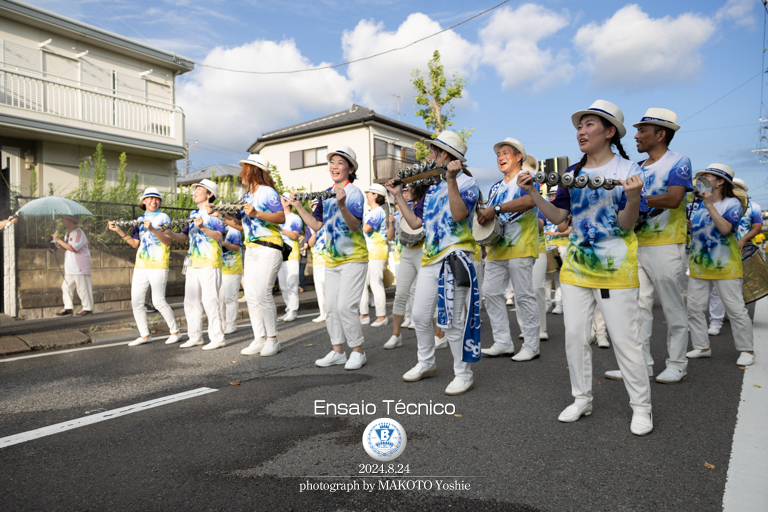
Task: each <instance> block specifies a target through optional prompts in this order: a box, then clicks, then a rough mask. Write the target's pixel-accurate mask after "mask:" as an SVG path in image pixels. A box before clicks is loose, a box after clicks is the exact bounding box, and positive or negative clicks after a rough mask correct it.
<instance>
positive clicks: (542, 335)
mask: <svg viewBox="0 0 768 512" xmlns="http://www.w3.org/2000/svg"><path fill="white" fill-rule="evenodd" d="M539 339H540V340H541V341H549V334H547V333H546V332H540V333H539Z"/></svg>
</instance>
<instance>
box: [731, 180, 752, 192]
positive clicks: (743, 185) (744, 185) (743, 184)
mask: <svg viewBox="0 0 768 512" xmlns="http://www.w3.org/2000/svg"><path fill="white" fill-rule="evenodd" d="M733 184H734V185H736V186H738V187H741V188H743V189H744V191H745V192H747V191H748V190H749V187H747V183H746V182H745V181H744V180H743V179H741V178H733Z"/></svg>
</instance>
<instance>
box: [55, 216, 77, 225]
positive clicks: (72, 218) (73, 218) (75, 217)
mask: <svg viewBox="0 0 768 512" xmlns="http://www.w3.org/2000/svg"><path fill="white" fill-rule="evenodd" d="M59 217H61V218H62V220H64V219H66V220H69V221H72V222H74V223H75V224H80V219H79V218H78V216H77V215H59Z"/></svg>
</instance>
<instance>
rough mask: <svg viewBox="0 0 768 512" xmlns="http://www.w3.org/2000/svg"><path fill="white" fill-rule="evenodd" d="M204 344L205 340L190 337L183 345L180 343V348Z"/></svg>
mask: <svg viewBox="0 0 768 512" xmlns="http://www.w3.org/2000/svg"><path fill="white" fill-rule="evenodd" d="M202 344H203V340H199V341H195V340H191V339H190V340H187V342H186V343H182V344H181V345H179V348H192V347H197V346H199V345H202Z"/></svg>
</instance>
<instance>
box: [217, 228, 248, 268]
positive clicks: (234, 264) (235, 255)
mask: <svg viewBox="0 0 768 512" xmlns="http://www.w3.org/2000/svg"><path fill="white" fill-rule="evenodd" d="M224 242H225V243H228V244H231V245H237V246H238V249H237V251H232V250H230V249H227V248H226V247H224V246H222V248H221V249H222V253H221V257H222V260H223V266H222V268H221V273H222V274H223V275H225V276H229V275H236V274H242V273H243V250H242V249H241V248H240V246H241V245H242V241H241V236H240V230H239V229H235V228H233V227H232V226H227V232H226V234H225V235H224Z"/></svg>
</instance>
